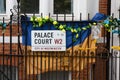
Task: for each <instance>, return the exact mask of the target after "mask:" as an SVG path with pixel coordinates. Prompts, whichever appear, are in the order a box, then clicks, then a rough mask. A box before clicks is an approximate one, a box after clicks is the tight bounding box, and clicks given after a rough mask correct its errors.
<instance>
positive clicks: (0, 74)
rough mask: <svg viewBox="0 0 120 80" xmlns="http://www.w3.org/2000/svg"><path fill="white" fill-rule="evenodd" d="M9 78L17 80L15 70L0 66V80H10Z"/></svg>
mask: <svg viewBox="0 0 120 80" xmlns="http://www.w3.org/2000/svg"><path fill="white" fill-rule="evenodd" d="M3 69H4V70H3ZM11 71H12V72H11ZM11 73H12V74H11ZM11 76H12V80H18V72H17V68H16V67H13V66H12V67H10V66H2V65H0V80H10V79H11Z"/></svg>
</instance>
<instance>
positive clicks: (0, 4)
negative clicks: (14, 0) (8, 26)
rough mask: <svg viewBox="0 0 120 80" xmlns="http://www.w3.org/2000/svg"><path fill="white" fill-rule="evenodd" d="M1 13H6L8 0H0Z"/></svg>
mask: <svg viewBox="0 0 120 80" xmlns="http://www.w3.org/2000/svg"><path fill="white" fill-rule="evenodd" d="M0 13H1V14H3V13H6V0H0Z"/></svg>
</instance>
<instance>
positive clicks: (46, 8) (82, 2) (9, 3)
mask: <svg viewBox="0 0 120 80" xmlns="http://www.w3.org/2000/svg"><path fill="white" fill-rule="evenodd" d="M72 1H73V4H72V5H73V13H74V20H77V21H79V20H80V13H82V20H87V18H88V13H90V14H92V16H93V15H95V13H97V12H98V10H99V6H98V5H99V0H92V2H91V1H88V0H72ZM53 2H54V0H39V13H38V14H35V15H36V16H40V14H41V13H43V17H45V16H48V15H49V13H51V17H53V18H56V17H55V16H56V15H55V14H53V11H54V10H53V9H54V5H53ZM93 2H94V3H95V4H94V5H93ZM14 5H17V0H6V13H5V14H0V20H2V18H3V17H5V19H9V17H10V14H11V12H10V9H13V6H14ZM27 15H29V16H32V15H33V14H27ZM59 16H63V17H59V20H64V14H59ZM66 16H67V18H66V20H70V21H71V20H72V18H71V16H72V14H66ZM92 16H90V17H91V18H92Z"/></svg>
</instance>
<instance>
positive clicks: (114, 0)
mask: <svg viewBox="0 0 120 80" xmlns="http://www.w3.org/2000/svg"><path fill="white" fill-rule="evenodd" d="M119 8H120V0H111V13H114V16H115V17H116V18H118V17H119V12H118V9H119Z"/></svg>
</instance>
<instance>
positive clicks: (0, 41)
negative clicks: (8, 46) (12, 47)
mask: <svg viewBox="0 0 120 80" xmlns="http://www.w3.org/2000/svg"><path fill="white" fill-rule="evenodd" d="M4 40H5V41H4V43H10V36H5V37H4ZM0 43H3V37H2V36H0ZM12 43H18V37H17V36H15V37H13V36H12ZM20 43H22V37H20Z"/></svg>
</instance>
